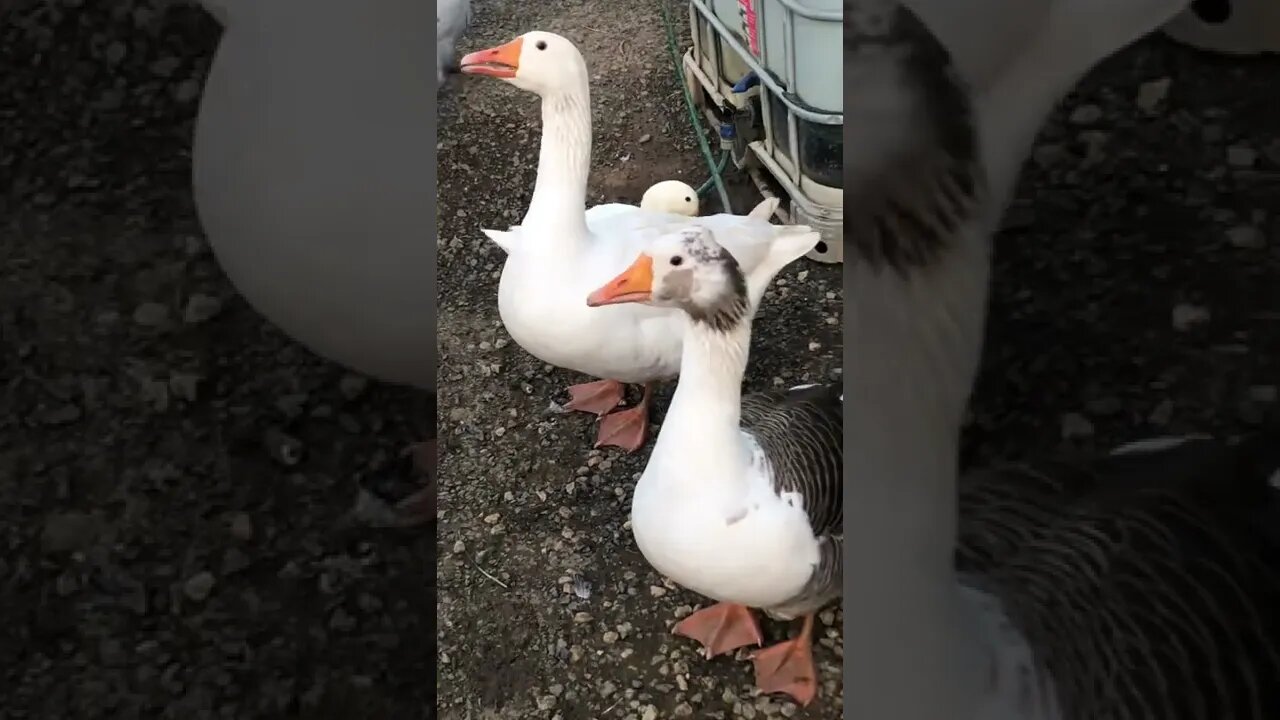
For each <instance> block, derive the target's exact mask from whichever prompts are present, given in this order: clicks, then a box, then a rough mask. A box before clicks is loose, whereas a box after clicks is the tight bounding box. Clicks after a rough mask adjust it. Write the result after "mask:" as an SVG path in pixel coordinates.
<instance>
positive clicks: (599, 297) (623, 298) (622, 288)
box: [587, 253, 653, 307]
mask: <svg viewBox="0 0 1280 720" xmlns="http://www.w3.org/2000/svg"><path fill="white" fill-rule="evenodd" d="M652 297H653V257H651V256H649V255H646V254H644V253H641V254H640V257H638V258H636V261H635V262H633V263H631V267H628V268H627V269H626V270H623V271H622V274H620V275H618V277H616V278H614V279H612V280H610V281H609V282H607V283H605V285H604V286H603V287H601V288H599V289H598V290H596V291H595V292H593V293H591V294H590V295H588V296H587V305H589V306H590V307H600V306H601V305H620V304H622V303H640V302H647V301H648V300H649V299H651V298H652Z"/></svg>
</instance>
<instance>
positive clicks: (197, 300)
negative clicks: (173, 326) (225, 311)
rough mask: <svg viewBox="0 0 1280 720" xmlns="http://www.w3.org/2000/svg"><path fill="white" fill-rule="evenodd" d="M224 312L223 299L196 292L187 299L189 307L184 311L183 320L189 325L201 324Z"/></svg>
mask: <svg viewBox="0 0 1280 720" xmlns="http://www.w3.org/2000/svg"><path fill="white" fill-rule="evenodd" d="M220 312H222V301H221V300H219V299H218V298H216V297H213V296H212V295H200V294H198V293H197V294H195V295H192V296H191V297H190V298H188V299H187V308H186V309H185V310H183V311H182V321H183V322H185V323H186V324H188V325H199V324H200V323H203V322H208V321H209V320H212V319H213V318H214V317H217V315H218V313H220Z"/></svg>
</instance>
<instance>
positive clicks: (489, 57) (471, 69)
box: [458, 37, 524, 78]
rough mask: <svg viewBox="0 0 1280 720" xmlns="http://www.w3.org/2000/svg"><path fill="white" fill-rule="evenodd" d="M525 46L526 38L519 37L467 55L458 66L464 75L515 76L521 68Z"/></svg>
mask: <svg viewBox="0 0 1280 720" xmlns="http://www.w3.org/2000/svg"><path fill="white" fill-rule="evenodd" d="M523 46H524V38H523V37H518V38H516V39H515V40H512V41H511V42H509V43H507V44H505V45H499V46H497V47H492V48H489V49H488V50H477V51H475V52H473V53H470V54H468V55H465V56H463V58H462V61H461V62H459V63H458V66H459V69H460V70H461V71H462V73H463V74H464V75H487V76H489V77H496V78H513V77H515V76H516V71H517V70H519V69H520V49H521V48H522V47H523Z"/></svg>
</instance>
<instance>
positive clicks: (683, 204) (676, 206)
mask: <svg viewBox="0 0 1280 720" xmlns="http://www.w3.org/2000/svg"><path fill="white" fill-rule="evenodd" d="M640 208H641V209H642V210H653V211H655V212H665V213H672V214H675V215H687V216H689V217H697V216H698V209H699V206H698V191H697V190H694V189H693V188H692V187H690V186H689V185H688V184H686V183H682V182H680V181H679V180H663V181H662V182H660V183H657V184H655V185H654V186H653V187H650V188H649V189H648V190H645V191H644V196H643V197H641V198H640Z"/></svg>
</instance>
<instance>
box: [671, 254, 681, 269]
mask: <svg viewBox="0 0 1280 720" xmlns="http://www.w3.org/2000/svg"><path fill="white" fill-rule="evenodd" d="M682 262H684V258H682V257H680V256H679V255H673V256H672V257H671V266H672V267H680V263H682Z"/></svg>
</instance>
